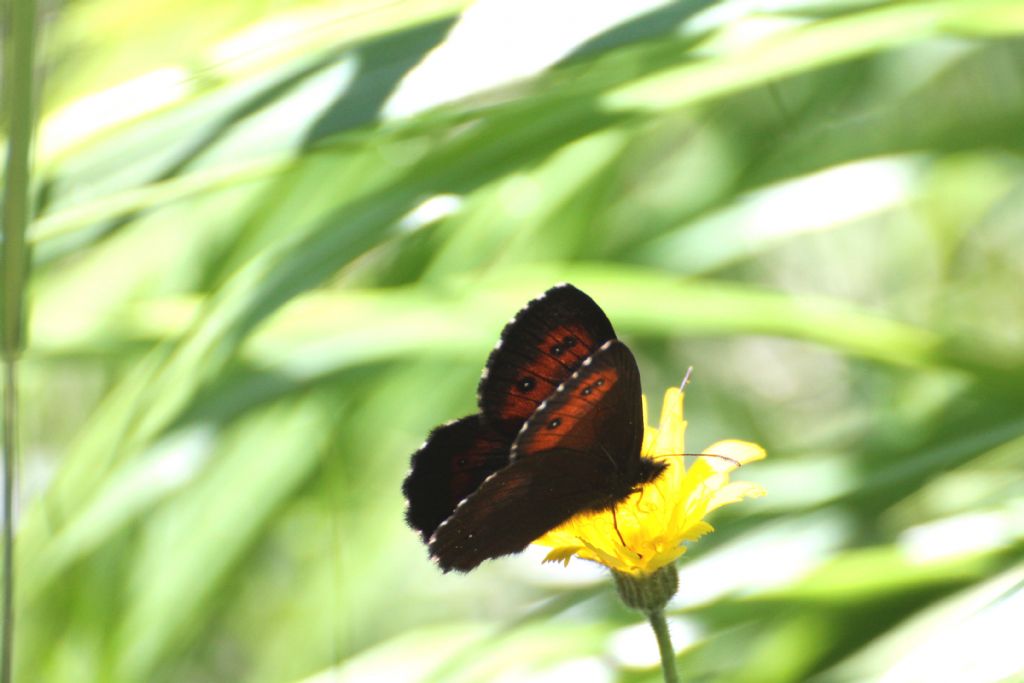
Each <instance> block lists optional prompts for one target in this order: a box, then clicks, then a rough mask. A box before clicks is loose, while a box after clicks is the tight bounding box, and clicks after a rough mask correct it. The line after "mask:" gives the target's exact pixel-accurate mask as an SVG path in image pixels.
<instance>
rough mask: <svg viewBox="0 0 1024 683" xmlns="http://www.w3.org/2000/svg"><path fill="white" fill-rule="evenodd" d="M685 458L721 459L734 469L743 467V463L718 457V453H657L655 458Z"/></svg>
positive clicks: (725, 457) (734, 459) (725, 456)
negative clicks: (729, 463)
mask: <svg viewBox="0 0 1024 683" xmlns="http://www.w3.org/2000/svg"><path fill="white" fill-rule="evenodd" d="M687 456H689V457H691V458H721V459H722V460H728V461H729V462H731V463H732V464H733V465H736V467H743V463H741V462H740V461H739V460H737V459H736V458H730V457H729V456H728V455H720V454H718V453H659V454H658V456H657V457H659V458H685V457H687Z"/></svg>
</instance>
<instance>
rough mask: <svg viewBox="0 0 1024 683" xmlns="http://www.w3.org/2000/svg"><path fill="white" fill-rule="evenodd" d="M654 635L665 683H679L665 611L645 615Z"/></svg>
mask: <svg viewBox="0 0 1024 683" xmlns="http://www.w3.org/2000/svg"><path fill="white" fill-rule="evenodd" d="M647 619H648V620H649V621H650V622H651V628H653V629H654V635H655V637H657V639H658V652H660V653H661V671H662V673H663V674H664V675H665V683H679V674H678V673H676V651H675V650H674V649H673V648H672V638H671V637H670V636H669V633H668V622H667V621H665V610H661V609H657V610H651V611H650V612H648V613H647Z"/></svg>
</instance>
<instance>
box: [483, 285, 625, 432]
mask: <svg viewBox="0 0 1024 683" xmlns="http://www.w3.org/2000/svg"><path fill="white" fill-rule="evenodd" d="M614 338H615V330H614V329H612V324H611V323H610V322H609V321H608V318H607V317H606V316H605V314H604V312H603V311H602V310H601V309H600V307H598V305H597V304H596V303H594V300H593V299H591V298H590V297H589V296H587V295H586V294H584V293H583V292H581V291H580V290H578V289H576V288H575V287H573V286H572V285H568V284H563V285H558V286H556V287H552V288H551V289H549V290H548V291H546V292H545V293H544V294H542V295H541V296H540V297H538V298H536V299H534V300H533V301H531V302H530V303H529V304H527V305H526V307H525V308H523V309H522V310H521V311H519V313H518V314H517V315H516V317H515V318H513V319H512V321H511V322H510V323H509V324H508V325H506V326H505V329H504V331H503V332H502V334H501V340H500V341H499V343H498V346H497V347H496V348H495V349H494V351H493V352H492V353H491V356H490V358H488V360H487V366H486V368H485V369H484V376H483V377H482V378H481V380H480V387H479V389H478V391H477V396H478V400H479V403H480V411H481V414H482V416H483V420H484V421H485V422H487V423H488V424H490V425H491V426H492V427H494V429H495V430H497V431H499V432H500V433H503V434H507V435H508V436H509V437H513V436H515V434H516V433H517V432H518V431H519V429H520V428H521V427H522V424H523V422H524V421H525V420H526V419H527V418H528V417H530V415H532V414H533V412H534V411H535V410H536V409H537V406H539V405H540V404H541V403H542V402H543V401H544V399H546V398H548V396H550V395H551V393H552V392H553V391H555V389H556V388H557V387H558V386H559V385H560V384H561V383H562V382H564V381H565V380H566V379H568V378H569V376H570V375H572V373H573V372H575V371H576V370H577V369H579V367H580V366H581V365H582V364H583V361H584V360H586V359H587V358H588V357H589V356H590V355H591V354H593V353H594V351H596V350H597V349H598V348H599V347H600V346H601V345H602V344H604V343H605V342H606V341H608V340H609V339H614Z"/></svg>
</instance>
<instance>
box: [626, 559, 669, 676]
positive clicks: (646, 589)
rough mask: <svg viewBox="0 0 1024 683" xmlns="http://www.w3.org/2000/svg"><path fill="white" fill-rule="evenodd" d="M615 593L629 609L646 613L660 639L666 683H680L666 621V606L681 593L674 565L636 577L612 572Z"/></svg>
mask: <svg viewBox="0 0 1024 683" xmlns="http://www.w3.org/2000/svg"><path fill="white" fill-rule="evenodd" d="M612 578H614V579H615V589H616V590H617V591H618V593H619V598H621V599H622V603H623V604H624V605H626V607H630V608H632V609H635V610H638V611H640V612H643V613H644V614H646V615H647V619H648V621H650V622H651V628H653V629H654V635H655V637H656V638H657V639H658V652H660V653H661V669H662V672H663V673H664V674H665V683H679V675H678V674H677V673H676V653H675V650H673V649H672V638H670V637H669V634H668V622H666V621H665V605H667V604H668V601H669V600H670V599H671V598H672V596H673V595H675V594H676V591H677V590H678V589H679V573H678V571H676V566H675V565H674V564H667V565H665V566H664V567H662V568H661V569H658V570H657V571H655V572H653V573H651V574H644V575H633V574H627V573H624V572H617V571H615V570H612Z"/></svg>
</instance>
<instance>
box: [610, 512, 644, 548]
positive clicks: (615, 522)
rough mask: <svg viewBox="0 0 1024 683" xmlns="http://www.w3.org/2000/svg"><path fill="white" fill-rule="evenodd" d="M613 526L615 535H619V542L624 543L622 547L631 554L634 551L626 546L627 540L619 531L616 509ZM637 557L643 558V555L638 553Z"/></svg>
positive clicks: (613, 515) (613, 513)
mask: <svg viewBox="0 0 1024 683" xmlns="http://www.w3.org/2000/svg"><path fill="white" fill-rule="evenodd" d="M612 526H613V527H615V533H616V534H618V536H619V541H620V542H621V543H622V547H623V548H625V549H626V550H629V551H630V552H633V549H632V548H630V547H629V546H628V545H626V539H624V538H623V537H622V532H621V531H619V518H618V517H617V516H616V515H615V508H614V507H613V508H612ZM637 555H639V556H640V557H643V555H640V553H637Z"/></svg>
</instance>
